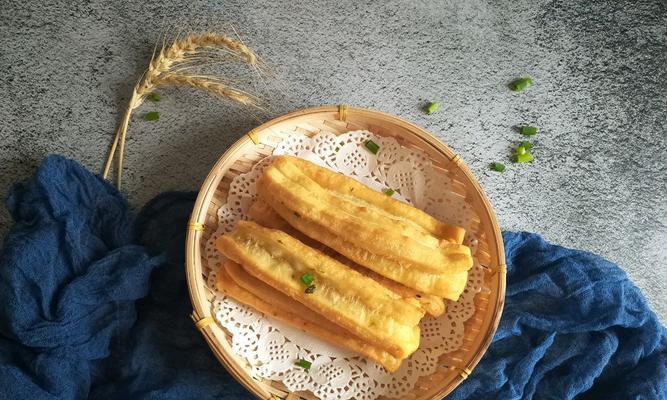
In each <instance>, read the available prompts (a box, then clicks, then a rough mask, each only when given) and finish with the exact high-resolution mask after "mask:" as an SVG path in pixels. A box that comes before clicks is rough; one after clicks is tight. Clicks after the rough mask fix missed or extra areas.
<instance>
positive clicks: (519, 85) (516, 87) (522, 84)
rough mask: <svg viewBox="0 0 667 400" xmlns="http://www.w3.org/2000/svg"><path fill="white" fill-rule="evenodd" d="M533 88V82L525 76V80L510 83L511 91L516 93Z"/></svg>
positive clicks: (520, 79)
mask: <svg viewBox="0 0 667 400" xmlns="http://www.w3.org/2000/svg"><path fill="white" fill-rule="evenodd" d="M531 86H533V80H532V79H531V78H530V76H524V77H523V78H519V79H515V80H513V81H512V83H510V89H512V91H514V92H521V91H523V90H525V89H527V88H529V87H531Z"/></svg>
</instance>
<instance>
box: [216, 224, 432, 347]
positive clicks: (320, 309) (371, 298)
mask: <svg viewBox="0 0 667 400" xmlns="http://www.w3.org/2000/svg"><path fill="white" fill-rule="evenodd" d="M217 248H218V250H220V251H221V252H222V253H223V254H224V255H225V256H226V257H227V258H229V259H231V260H233V261H235V262H237V263H238V264H241V265H242V266H243V268H244V269H245V270H246V271H248V272H249V273H250V274H252V275H253V276H255V277H256V278H258V279H261V280H263V281H264V282H266V283H267V284H269V285H271V286H272V287H274V288H276V289H277V290H280V291H281V292H283V293H285V294H286V295H288V296H290V297H291V298H293V299H294V300H296V301H298V302H300V303H302V304H304V305H305V306H307V307H308V308H310V309H311V310H313V311H315V312H317V313H319V314H321V315H323V316H324V317H326V318H327V319H329V320H331V321H333V322H334V323H336V324H337V325H341V326H343V327H345V328H346V329H348V330H349V331H351V332H352V333H354V334H355V335H356V336H358V337H359V338H361V339H362V340H364V341H367V342H369V343H372V344H374V345H376V346H378V347H381V348H383V349H384V350H386V351H387V352H389V353H390V354H392V355H393V356H394V357H397V358H405V357H407V356H408V355H410V354H411V353H412V352H414V351H415V350H416V349H417V347H418V346H419V326H418V325H417V324H418V323H419V320H420V319H421V318H422V316H423V315H424V313H423V312H422V311H421V310H420V309H419V308H418V307H415V306H414V305H411V304H408V303H407V302H405V301H403V300H401V299H397V298H395V296H396V295H395V294H394V293H393V292H391V291H390V290H389V289H387V288H385V287H384V286H382V285H380V284H379V283H377V282H375V281H374V280H372V279H370V278H367V277H365V276H363V275H361V274H359V273H358V272H356V271H354V270H352V269H350V268H349V267H347V266H345V265H343V264H341V263H339V262H338V261H336V260H334V259H332V258H330V257H328V256H326V255H324V254H322V253H321V252H319V251H317V250H314V249H312V248H310V247H308V246H306V245H304V244H303V243H301V242H299V241H298V240H297V239H295V238H293V237H291V236H290V235H288V234H286V233H285V232H282V231H279V230H274V229H269V228H264V227H262V226H259V225H257V224H256V223H254V222H249V221H239V222H238V224H237V225H236V228H235V229H234V231H232V232H231V233H230V234H226V235H223V236H221V237H220V238H219V239H218V242H217ZM304 274H310V275H312V276H313V277H314V285H315V290H308V291H307V290H304V284H303V283H302V281H301V278H303V276H304Z"/></svg>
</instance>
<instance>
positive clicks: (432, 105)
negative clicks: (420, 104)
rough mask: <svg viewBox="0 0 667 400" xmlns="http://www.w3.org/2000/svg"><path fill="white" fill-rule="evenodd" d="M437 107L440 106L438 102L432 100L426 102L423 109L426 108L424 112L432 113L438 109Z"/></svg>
mask: <svg viewBox="0 0 667 400" xmlns="http://www.w3.org/2000/svg"><path fill="white" fill-rule="evenodd" d="M438 108H440V103H438V102H435V101H432V102H430V103H428V105H427V106H426V109H425V110H426V113H427V114H429V115H430V114H433V113H434V112H436V111H438Z"/></svg>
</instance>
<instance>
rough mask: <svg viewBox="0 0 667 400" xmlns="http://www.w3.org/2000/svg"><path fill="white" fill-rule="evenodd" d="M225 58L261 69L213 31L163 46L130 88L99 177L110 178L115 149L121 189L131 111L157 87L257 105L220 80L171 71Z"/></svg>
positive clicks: (243, 48)
mask: <svg viewBox="0 0 667 400" xmlns="http://www.w3.org/2000/svg"><path fill="white" fill-rule="evenodd" d="M226 55H231V56H233V57H234V58H235V59H237V60H239V61H241V62H244V63H246V64H248V65H250V66H251V67H253V68H255V69H257V70H259V69H261V65H260V63H259V61H258V58H257V56H256V55H255V53H254V52H253V51H252V50H251V49H250V48H248V47H247V46H246V45H245V44H243V43H241V42H239V41H238V40H235V39H232V38H230V37H227V36H224V35H220V34H218V33H215V32H207V33H203V34H189V35H187V36H186V37H184V38H183V39H179V40H176V41H174V42H173V43H172V44H171V45H169V46H168V47H163V48H162V49H161V50H160V52H159V53H158V55H157V56H154V57H153V59H152V60H151V62H150V64H149V65H148V68H147V69H146V71H145V72H144V74H143V76H142V78H141V79H140V80H139V82H138V83H137V84H136V85H135V86H134V88H133V89H132V96H131V97H130V101H129V102H128V105H127V109H125V112H124V114H123V118H122V119H121V122H120V124H119V125H118V128H117V129H116V134H115V136H114V140H113V143H112V145H111V149H110V150H109V155H108V157H107V160H106V163H105V164H104V170H103V172H102V176H103V177H104V178H105V179H106V178H107V177H108V176H109V171H110V170H111V164H112V163H113V159H114V156H115V155H116V150H118V160H117V166H116V172H117V175H116V186H117V187H118V189H120V186H121V177H122V173H123V158H124V154H125V137H126V136H127V128H128V125H129V123H130V118H131V117H132V112H133V111H134V110H135V109H136V108H138V107H139V106H140V105H141V104H142V103H143V102H144V100H145V99H146V96H147V95H148V94H150V93H151V92H153V91H154V90H155V89H156V88H158V87H161V86H168V85H181V86H191V87H195V88H199V89H203V90H207V91H209V92H212V93H215V94H217V95H219V96H222V97H225V98H229V99H231V100H234V101H237V102H239V103H241V104H244V105H253V106H256V105H257V101H256V98H255V97H253V96H251V95H250V94H248V93H246V92H244V91H242V90H238V89H234V88H231V87H229V86H227V85H225V84H224V83H223V82H222V80H221V79H220V78H215V77H202V76H197V75H187V74H183V73H173V72H171V71H173V70H179V67H180V66H183V65H187V66H188V67H193V66H198V65H202V64H204V63H205V62H211V61H213V62H215V61H222V60H224V59H225V56H226ZM181 69H182V68H181Z"/></svg>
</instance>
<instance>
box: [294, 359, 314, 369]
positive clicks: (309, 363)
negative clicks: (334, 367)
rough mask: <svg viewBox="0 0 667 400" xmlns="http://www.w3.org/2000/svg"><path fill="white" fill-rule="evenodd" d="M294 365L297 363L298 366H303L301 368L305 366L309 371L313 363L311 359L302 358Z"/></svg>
mask: <svg viewBox="0 0 667 400" xmlns="http://www.w3.org/2000/svg"><path fill="white" fill-rule="evenodd" d="M294 365H297V366H299V367H301V368H303V369H305V370H306V371H307V370H309V369H310V366H311V365H313V363H311V362H310V361H307V360H304V359H301V360H299V361H297V362H295V363H294Z"/></svg>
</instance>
